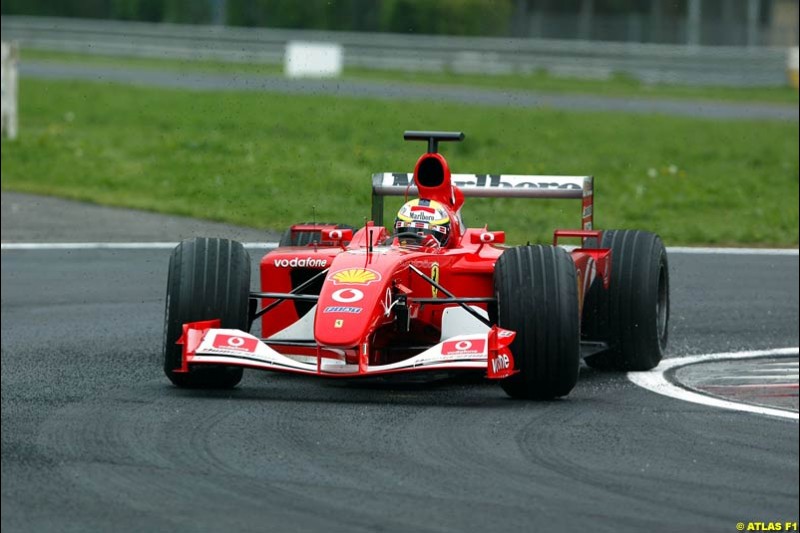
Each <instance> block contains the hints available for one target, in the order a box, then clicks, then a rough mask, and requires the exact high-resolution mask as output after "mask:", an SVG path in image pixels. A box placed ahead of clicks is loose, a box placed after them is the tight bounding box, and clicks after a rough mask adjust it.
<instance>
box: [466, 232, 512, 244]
mask: <svg viewBox="0 0 800 533" xmlns="http://www.w3.org/2000/svg"><path fill="white" fill-rule="evenodd" d="M470 242H471V243H472V244H502V243H504V242H506V232H505V231H482V232H480V233H472V234H470Z"/></svg>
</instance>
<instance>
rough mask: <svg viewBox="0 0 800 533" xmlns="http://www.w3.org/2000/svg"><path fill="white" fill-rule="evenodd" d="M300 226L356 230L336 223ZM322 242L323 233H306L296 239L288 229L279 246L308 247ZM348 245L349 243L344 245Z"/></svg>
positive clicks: (311, 223) (310, 223)
mask: <svg viewBox="0 0 800 533" xmlns="http://www.w3.org/2000/svg"><path fill="white" fill-rule="evenodd" d="M300 224H303V225H305V224H308V225H314V224H318V225H323V226H336V229H351V230H355V228H354V227H353V226H350V225H348V224H336V223H335V222H300ZM320 240H322V232H320V231H304V232H301V233H296V234H295V235H294V238H293V236H292V228H289V229H287V230H286V231H285V232H283V235H282V236H281V240H280V241H278V246H280V247H283V246H308V245H310V244H311V243H312V242H314V241H316V242H320ZM344 244H347V243H344Z"/></svg>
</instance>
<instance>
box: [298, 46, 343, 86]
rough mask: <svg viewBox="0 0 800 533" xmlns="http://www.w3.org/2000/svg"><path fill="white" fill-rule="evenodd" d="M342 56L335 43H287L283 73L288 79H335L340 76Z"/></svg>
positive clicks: (340, 49)
mask: <svg viewBox="0 0 800 533" xmlns="http://www.w3.org/2000/svg"><path fill="white" fill-rule="evenodd" d="M343 55H344V54H343V53H342V45H340V44H337V43H323V42H307V41H289V42H288V43H286V55H285V56H284V71H285V73H286V76H288V77H289V78H335V77H337V76H340V75H341V74H342V63H343Z"/></svg>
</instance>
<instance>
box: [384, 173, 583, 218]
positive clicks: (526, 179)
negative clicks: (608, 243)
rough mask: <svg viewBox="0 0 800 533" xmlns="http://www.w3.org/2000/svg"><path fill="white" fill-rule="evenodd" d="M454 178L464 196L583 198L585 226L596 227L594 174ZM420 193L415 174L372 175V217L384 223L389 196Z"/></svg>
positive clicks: (462, 176) (457, 175)
mask: <svg viewBox="0 0 800 533" xmlns="http://www.w3.org/2000/svg"><path fill="white" fill-rule="evenodd" d="M451 181H452V183H453V184H454V185H456V186H458V188H459V189H461V192H463V193H464V196H470V197H480V198H573V199H578V198H580V199H581V200H582V201H583V210H582V215H581V229H584V230H591V229H593V220H594V219H593V215H594V213H593V211H594V177H592V176H520V175H514V174H453V175H452V176H451ZM404 195H409V196H416V195H417V187H416V186H414V175H413V174H406V173H381V174H373V175H372V220H373V221H374V222H375V224H378V225H380V226H382V225H383V198H384V197H385V196H404Z"/></svg>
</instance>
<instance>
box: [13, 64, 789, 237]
mask: <svg viewBox="0 0 800 533" xmlns="http://www.w3.org/2000/svg"><path fill="white" fill-rule="evenodd" d="M20 94H21V110H20V113H21V116H20V124H21V129H20V137H19V139H18V140H16V141H13V142H9V141H7V140H5V139H4V140H3V141H2V187H3V189H4V190H16V191H25V192H32V193H41V194H50V195H58V196H64V197H68V198H75V199H80V200H88V201H92V202H98V203H104V204H110V205H119V206H127V207H134V208H141V209H147V210H153V211H160V212H166V213H177V214H182V215H190V216H196V217H202V218H208V219H214V220H223V221H228V222H233V223H237V224H246V225H251V226H255V227H263V228H275V229H282V228H285V227H287V226H288V225H290V224H292V223H294V222H297V221H303V220H309V219H310V218H311V217H312V206H316V207H315V209H316V219H317V220H330V221H341V222H348V223H351V224H360V223H362V221H363V218H364V217H367V216H369V198H370V175H371V173H373V172H379V171H408V170H410V169H411V168H412V167H413V165H414V162H415V161H416V159H417V157H418V156H419V154H420V153H421V151H422V150H423V146H422V145H421V144H420V143H406V142H403V141H402V131H403V130H405V129H412V128H413V129H439V130H463V131H465V132H466V133H467V139H466V141H465V142H463V143H461V144H446V145H443V152H444V154H445V155H446V156H447V157H448V158H449V160H450V162H451V165H452V168H453V171H454V172H480V173H484V172H486V173H516V174H577V175H585V174H593V175H595V176H596V182H595V183H596V204H595V216H596V223H597V225H598V226H600V227H604V228H620V227H629V228H641V229H647V230H652V231H656V232H658V233H660V234H661V235H662V236H663V237H664V238H665V240H666V242H667V243H668V244H672V245H676V244H712V243H713V244H742V245H744V244H747V245H752V244H755V245H781V246H786V245H795V246H796V245H797V243H798V127H797V123H783V122H767V121H764V122H759V121H711V120H700V119H691V118H678V117H664V116H649V117H647V116H641V115H626V114H608V113H571V112H563V111H554V110H535V109H514V108H508V109H498V108H482V107H476V106H466V105H441V104H433V103H424V102H400V101H397V102H386V101H377V100H357V99H350V98H341V97H332V96H289V95H279V94H270V93H235V92H220V93H214V92H192V91H184V90H165V89H153V88H140V87H130V86H121V85H110V84H103V83H91V82H65V81H40V80H29V79H23V80H22V82H21V87H20ZM401 202H402V199H394V201H392V202H388V203H387V213H392V212H393V210H394V209H396V208H397V206H399V204H400V203H401ZM464 216H465V219H466V220H467V222H468V223H469V224H470V225H471V226H478V225H483V224H485V223H488V224H489V227H490V228H495V229H505V230H507V232H508V236H509V240H510V241H512V242H524V241H525V240H531V241H546V240H549V239H550V236H551V235H552V230H553V229H554V228H555V227H559V226H561V227H577V226H578V225H579V221H580V202H576V201H569V200H547V201H545V200H502V199H482V200H478V199H469V200H468V204H467V205H466V207H465V208H464Z"/></svg>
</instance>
